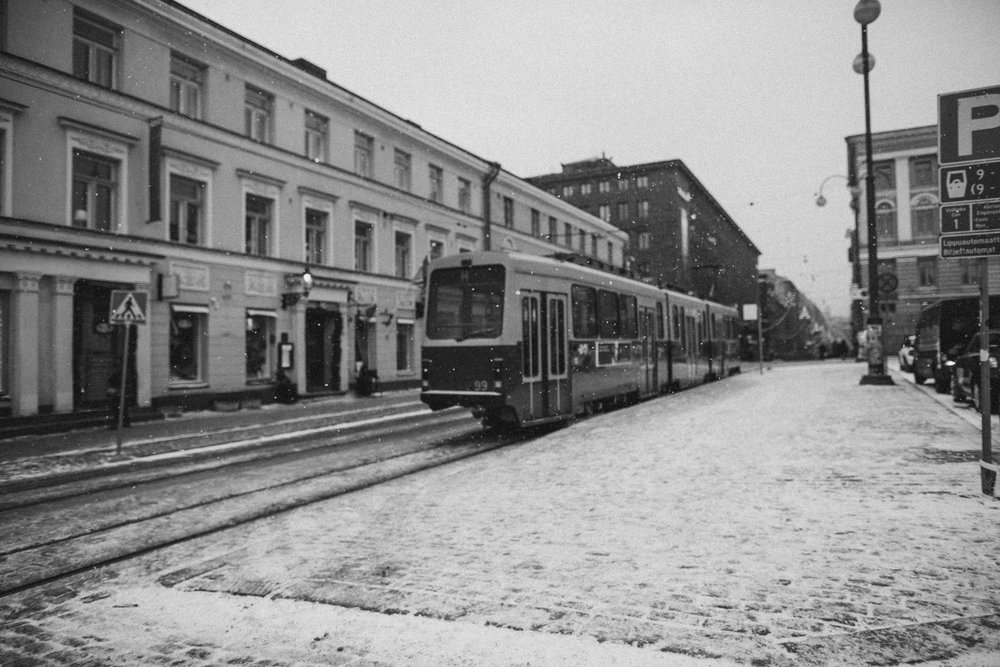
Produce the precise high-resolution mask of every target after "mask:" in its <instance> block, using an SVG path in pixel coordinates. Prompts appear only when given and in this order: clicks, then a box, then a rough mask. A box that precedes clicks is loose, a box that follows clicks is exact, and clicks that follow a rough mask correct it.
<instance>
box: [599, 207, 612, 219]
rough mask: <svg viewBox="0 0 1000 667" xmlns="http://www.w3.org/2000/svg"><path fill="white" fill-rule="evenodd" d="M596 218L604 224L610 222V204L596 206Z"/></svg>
mask: <svg viewBox="0 0 1000 667" xmlns="http://www.w3.org/2000/svg"><path fill="white" fill-rule="evenodd" d="M597 217H598V218H600V219H601V220H603V221H604V222H611V204H601V205H600V206H598V207H597Z"/></svg>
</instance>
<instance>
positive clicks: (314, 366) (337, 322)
mask: <svg viewBox="0 0 1000 667" xmlns="http://www.w3.org/2000/svg"><path fill="white" fill-rule="evenodd" d="M343 328H344V318H343V316H342V315H341V314H340V313H339V312H338V311H333V310H324V309H322V308H310V309H308V310H306V355H305V360H304V363H305V365H306V391H307V392H308V393H311V394H314V393H321V392H327V391H340V364H341V356H342V351H341V346H340V340H341V337H342V335H343Z"/></svg>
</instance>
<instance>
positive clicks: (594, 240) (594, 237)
mask: <svg viewBox="0 0 1000 667" xmlns="http://www.w3.org/2000/svg"><path fill="white" fill-rule="evenodd" d="M590 254H591V255H593V256H594V258H595V259H596V258H597V234H591V235H590Z"/></svg>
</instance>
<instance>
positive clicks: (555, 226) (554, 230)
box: [549, 215, 559, 243]
mask: <svg viewBox="0 0 1000 667" xmlns="http://www.w3.org/2000/svg"><path fill="white" fill-rule="evenodd" d="M557 236H559V223H558V222H557V221H556V217H555V216H554V215H550V216H549V241H551V242H552V243H555V242H556V237H557Z"/></svg>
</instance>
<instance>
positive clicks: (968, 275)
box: [958, 259, 980, 285]
mask: <svg viewBox="0 0 1000 667" xmlns="http://www.w3.org/2000/svg"><path fill="white" fill-rule="evenodd" d="M958 266H959V272H960V274H961V277H960V278H959V280H960V281H961V283H962V284H963V285H978V284H979V266H980V262H979V260H978V259H960V260H958Z"/></svg>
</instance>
